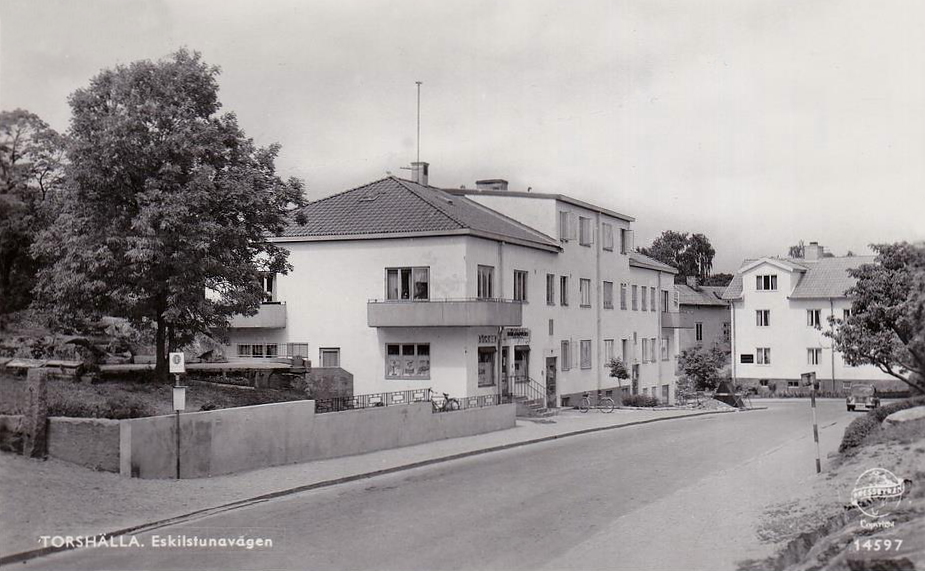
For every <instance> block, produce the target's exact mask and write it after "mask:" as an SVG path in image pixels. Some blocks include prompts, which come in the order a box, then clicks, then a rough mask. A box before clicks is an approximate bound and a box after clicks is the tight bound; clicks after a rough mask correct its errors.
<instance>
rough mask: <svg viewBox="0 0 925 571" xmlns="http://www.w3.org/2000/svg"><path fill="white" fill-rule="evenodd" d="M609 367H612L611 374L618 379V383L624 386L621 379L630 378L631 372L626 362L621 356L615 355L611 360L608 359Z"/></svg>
mask: <svg viewBox="0 0 925 571" xmlns="http://www.w3.org/2000/svg"><path fill="white" fill-rule="evenodd" d="M607 368H609V369H610V376H611V377H613V378H615V379H617V384H618V385H620V386H622V382H621V381H624V380H626V379H628V378H630V372H629V369H627V368H626V363H624V362H623V359H621V358H619V357H614V358H612V359H611V360H610V361H607Z"/></svg>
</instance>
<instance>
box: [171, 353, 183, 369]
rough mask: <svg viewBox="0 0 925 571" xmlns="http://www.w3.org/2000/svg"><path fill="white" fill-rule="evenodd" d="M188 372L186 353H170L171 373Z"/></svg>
mask: <svg viewBox="0 0 925 571" xmlns="http://www.w3.org/2000/svg"><path fill="white" fill-rule="evenodd" d="M185 372H186V355H184V354H183V353H171V354H170V374H180V373H185Z"/></svg>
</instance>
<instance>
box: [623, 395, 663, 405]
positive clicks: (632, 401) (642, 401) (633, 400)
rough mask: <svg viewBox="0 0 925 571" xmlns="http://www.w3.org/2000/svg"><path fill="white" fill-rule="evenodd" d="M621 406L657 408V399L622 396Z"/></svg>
mask: <svg viewBox="0 0 925 571" xmlns="http://www.w3.org/2000/svg"><path fill="white" fill-rule="evenodd" d="M622 400H623V406H638V407H653V406H658V398H656V397H651V396H649V395H623V399H622Z"/></svg>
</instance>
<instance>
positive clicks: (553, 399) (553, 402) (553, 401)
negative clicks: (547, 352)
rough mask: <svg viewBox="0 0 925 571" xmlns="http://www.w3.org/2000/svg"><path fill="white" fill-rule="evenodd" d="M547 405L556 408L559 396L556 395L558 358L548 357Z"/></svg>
mask: <svg viewBox="0 0 925 571" xmlns="http://www.w3.org/2000/svg"><path fill="white" fill-rule="evenodd" d="M546 406H547V407H549V408H556V407H558V406H559V398H558V397H557V396H556V358H555V357H546Z"/></svg>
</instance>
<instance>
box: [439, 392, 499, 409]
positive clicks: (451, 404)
mask: <svg viewBox="0 0 925 571" xmlns="http://www.w3.org/2000/svg"><path fill="white" fill-rule="evenodd" d="M431 402H432V403H433V407H434V412H453V411H455V410H466V409H470V408H482V407H486V406H495V405H499V404H501V395H497V394H492V395H482V396H472V397H449V399H447V398H446V396H445V395H434V396H433V398H432V400H431Z"/></svg>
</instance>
